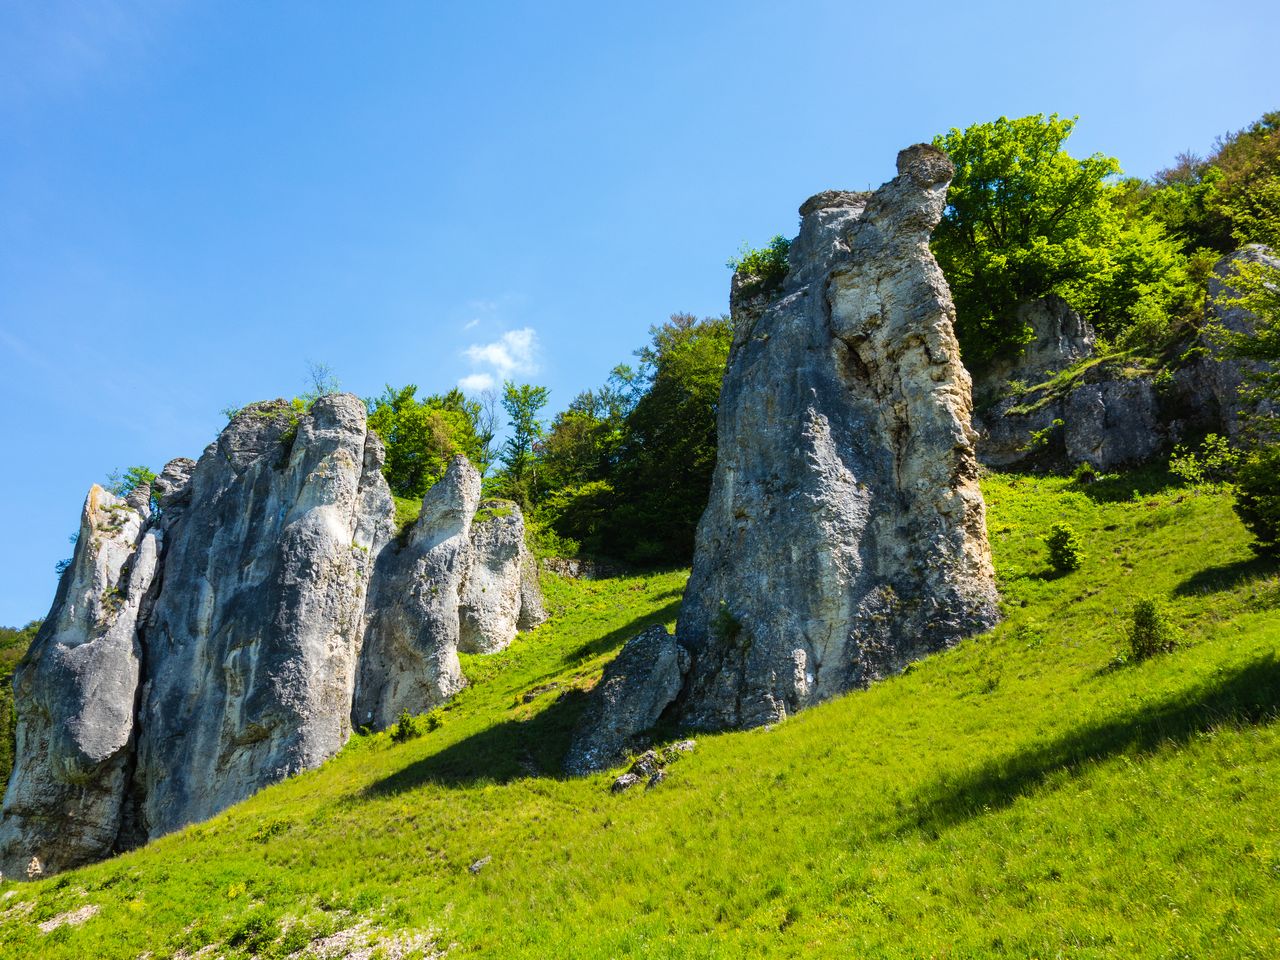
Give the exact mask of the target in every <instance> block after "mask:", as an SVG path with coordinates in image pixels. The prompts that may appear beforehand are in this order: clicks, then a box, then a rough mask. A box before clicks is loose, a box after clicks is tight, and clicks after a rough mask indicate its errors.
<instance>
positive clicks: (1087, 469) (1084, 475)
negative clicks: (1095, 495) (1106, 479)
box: [1071, 460, 1098, 486]
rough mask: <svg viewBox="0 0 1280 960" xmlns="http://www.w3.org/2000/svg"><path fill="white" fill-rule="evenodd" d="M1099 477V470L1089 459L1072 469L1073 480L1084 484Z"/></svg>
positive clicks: (1081, 484)
mask: <svg viewBox="0 0 1280 960" xmlns="http://www.w3.org/2000/svg"><path fill="white" fill-rule="evenodd" d="M1097 479H1098V471H1097V470H1095V469H1093V464H1091V463H1090V462H1089V461H1088V460H1086V461H1085V462H1084V463H1082V464H1080V465H1079V466H1078V467H1076V468H1075V469H1074V470H1072V471H1071V482H1072V483H1076V484H1079V485H1080V486H1084V485H1085V484H1089V483H1093V481H1095V480H1097Z"/></svg>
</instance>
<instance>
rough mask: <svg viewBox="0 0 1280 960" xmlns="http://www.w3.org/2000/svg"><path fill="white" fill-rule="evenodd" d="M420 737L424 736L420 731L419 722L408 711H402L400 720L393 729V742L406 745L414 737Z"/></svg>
mask: <svg viewBox="0 0 1280 960" xmlns="http://www.w3.org/2000/svg"><path fill="white" fill-rule="evenodd" d="M420 736H422V731H421V730H419V729H418V721H417V720H416V719H414V717H413V716H412V715H411V714H410V713H409V711H408V710H401V711H400V719H398V720H397V721H396V725H395V726H394V727H392V728H391V742H392V743H406V742H407V741H409V740H412V739H413V738H414V737H420Z"/></svg>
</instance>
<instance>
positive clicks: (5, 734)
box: [0, 620, 44, 783]
mask: <svg viewBox="0 0 1280 960" xmlns="http://www.w3.org/2000/svg"><path fill="white" fill-rule="evenodd" d="M43 622H44V621H43V620H32V621H31V622H30V623H28V624H27V625H26V626H25V627H0V783H8V782H9V771H10V770H12V769H13V756H14V731H15V729H16V727H17V722H18V717H17V713H16V712H15V711H14V707H13V671H14V670H15V669H17V666H18V663H19V662H20V661H21V660H22V658H23V657H24V656H25V655H26V652H27V648H28V647H30V646H31V641H32V640H34V639H35V638H36V634H37V633H38V632H39V631H40V625H41V624H42V623H43Z"/></svg>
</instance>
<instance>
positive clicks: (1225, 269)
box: [1180, 243, 1280, 439]
mask: <svg viewBox="0 0 1280 960" xmlns="http://www.w3.org/2000/svg"><path fill="white" fill-rule="evenodd" d="M1246 264H1259V265H1262V266H1264V267H1267V268H1268V269H1270V270H1280V257H1277V256H1276V255H1275V253H1274V252H1273V251H1272V250H1271V249H1270V248H1269V247H1265V246H1263V245H1262V244H1260V243H1251V244H1249V245H1247V246H1245V247H1242V248H1241V249H1239V250H1237V251H1236V252H1235V253H1232V254H1229V255H1228V256H1225V257H1223V258H1222V259H1221V260H1219V261H1218V262H1217V263H1216V264H1215V265H1214V268H1213V276H1212V277H1211V278H1210V279H1209V291H1208V313H1209V314H1210V315H1211V316H1212V318H1213V319H1214V320H1215V321H1217V322H1218V323H1219V324H1221V325H1222V326H1223V327H1225V328H1226V329H1227V330H1229V331H1231V332H1232V333H1246V334H1252V333H1253V329H1254V324H1255V322H1256V318H1255V317H1254V316H1253V314H1252V313H1250V312H1249V311H1248V310H1246V309H1245V308H1244V307H1243V306H1241V305H1240V304H1238V303H1234V302H1232V301H1234V300H1235V299H1236V298H1237V297H1238V296H1239V292H1238V291H1237V290H1236V289H1235V287H1234V286H1233V285H1232V278H1233V277H1234V275H1235V272H1236V270H1237V269H1238V268H1239V267H1240V266H1242V265H1246ZM1203 346H1204V348H1205V349H1204V351H1203V353H1202V355H1201V356H1200V357H1199V359H1198V360H1197V362H1196V363H1195V364H1194V369H1193V370H1192V371H1190V372H1189V375H1188V376H1187V378H1186V381H1185V385H1186V388H1187V390H1188V392H1189V393H1190V392H1193V391H1194V393H1195V394H1199V395H1201V396H1204V397H1205V400H1206V401H1207V402H1209V404H1210V405H1211V409H1212V412H1213V414H1214V419H1215V420H1216V425H1217V426H1218V428H1219V429H1218V432H1219V433H1221V434H1223V435H1225V436H1228V437H1231V438H1233V439H1234V438H1235V437H1236V436H1238V435H1239V433H1240V431H1241V429H1242V427H1243V425H1244V424H1243V421H1242V419H1241V418H1242V415H1243V414H1247V413H1248V412H1249V400H1248V399H1247V398H1246V397H1244V396H1242V395H1241V387H1243V386H1245V384H1246V380H1247V378H1248V375H1249V373H1250V372H1252V371H1255V370H1257V369H1259V367H1258V365H1257V364H1254V363H1250V362H1248V361H1241V360H1234V359H1230V358H1227V357H1224V356H1223V352H1222V348H1221V346H1220V345H1219V344H1217V343H1215V342H1213V340H1212V339H1211V338H1210V339H1208V340H1207V341H1206V342H1205V343H1204V344H1203ZM1180 372H1181V371H1180ZM1210 398H1211V400H1210Z"/></svg>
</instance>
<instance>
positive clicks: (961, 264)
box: [933, 114, 1186, 369]
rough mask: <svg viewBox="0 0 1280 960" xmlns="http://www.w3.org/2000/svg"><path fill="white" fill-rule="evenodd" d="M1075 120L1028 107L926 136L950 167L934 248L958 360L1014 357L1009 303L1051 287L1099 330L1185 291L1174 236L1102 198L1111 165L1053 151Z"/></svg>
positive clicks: (1161, 308)
mask: <svg viewBox="0 0 1280 960" xmlns="http://www.w3.org/2000/svg"><path fill="white" fill-rule="evenodd" d="M1074 126H1075V119H1063V118H1060V117H1058V115H1057V114H1053V115H1051V116H1049V117H1047V118H1046V117H1045V116H1044V115H1043V114H1037V115H1035V116H1031V117H1022V118H1021V119H1017V120H1010V119H1008V118H1006V117H1001V118H1000V119H998V120H996V121H995V122H993V123H979V124H974V125H973V126H971V127H969V128H967V129H965V130H963V131H961V130H957V129H952V130H951V131H950V132H949V133H946V134H943V135H940V136H938V137H935V138H934V144H935V145H936V146H938V147H940V148H941V149H943V150H945V151H946V152H947V154H948V156H950V157H951V161H952V163H953V164H954V165H955V168H956V173H955V178H954V179H953V181H952V183H951V189H950V190H949V191H948V193H947V207H946V210H945V212H944V214H943V218H942V222H941V223H940V224H939V225H938V228H937V230H936V231H935V232H934V235H933V251H934V255H935V256H936V257H937V259H938V263H939V264H940V265H941V267H942V270H943V272H944V273H945V274H946V277H947V281H948V283H949V284H950V286H951V292H952V295H953V297H954V299H955V305H956V333H957V335H958V337H959V339H960V344H961V349H962V351H963V353H964V356H965V361H966V363H967V364H968V365H969V366H970V367H971V368H979V369H980V368H982V367H983V366H985V365H987V364H989V363H990V362H991V361H992V360H995V359H997V358H999V357H1002V356H1004V357H1007V356H1016V355H1017V354H1018V353H1020V352H1021V350H1022V348H1023V346H1024V345H1025V344H1026V343H1027V342H1028V341H1029V340H1030V339H1031V335H1032V334H1031V331H1030V330H1029V329H1027V328H1025V327H1024V326H1022V325H1021V324H1020V323H1019V322H1018V321H1017V320H1016V318H1015V310H1016V307H1017V305H1018V304H1019V303H1020V302H1022V301H1025V300H1033V299H1038V298H1041V297H1045V296H1048V295H1049V294H1057V295H1059V296H1062V297H1063V298H1064V299H1066V300H1067V301H1068V302H1069V303H1070V304H1071V305H1072V306H1073V307H1075V308H1076V309H1078V310H1081V311H1082V312H1084V313H1085V314H1086V315H1087V316H1089V318H1090V319H1091V320H1092V321H1093V322H1094V324H1095V325H1096V326H1098V327H1099V328H1100V329H1101V330H1102V331H1103V332H1104V333H1108V334H1112V335H1114V334H1116V333H1120V332H1122V331H1123V330H1124V329H1125V328H1127V327H1128V326H1130V325H1132V323H1133V322H1134V319H1135V317H1140V318H1141V319H1143V321H1144V323H1145V325H1146V327H1148V328H1150V327H1152V326H1157V325H1158V323H1157V322H1156V321H1158V320H1163V321H1165V322H1167V317H1168V314H1169V312H1170V311H1171V310H1173V309H1174V308H1175V306H1176V304H1178V303H1180V302H1181V299H1182V298H1184V295H1185V287H1186V278H1185V275H1184V273H1181V272H1179V271H1182V270H1183V263H1182V260H1181V259H1180V256H1179V251H1178V249H1177V246H1176V244H1174V243H1173V242H1172V241H1170V240H1169V239H1168V238H1167V237H1166V236H1165V235H1164V232H1163V229H1162V228H1161V227H1160V226H1159V225H1158V224H1156V223H1155V222H1154V221H1152V220H1150V219H1149V218H1137V219H1133V218H1127V217H1126V215H1125V212H1124V209H1123V207H1122V205H1118V204H1117V203H1115V202H1113V201H1114V200H1115V199H1116V191H1117V188H1116V186H1114V185H1113V184H1112V183H1111V182H1110V180H1111V178H1113V177H1114V176H1115V175H1116V174H1118V173H1119V170H1120V167H1119V164H1118V162H1117V161H1116V160H1115V159H1114V158H1112V157H1107V156H1103V155H1102V154H1100V153H1095V154H1093V155H1091V156H1089V157H1086V158H1084V159H1081V160H1077V159H1075V158H1074V157H1072V156H1070V155H1069V154H1068V153H1067V152H1066V151H1065V150H1064V149H1063V143H1064V142H1065V141H1066V139H1067V138H1068V137H1069V136H1070V134H1071V131H1072V128H1073V127H1074Z"/></svg>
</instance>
